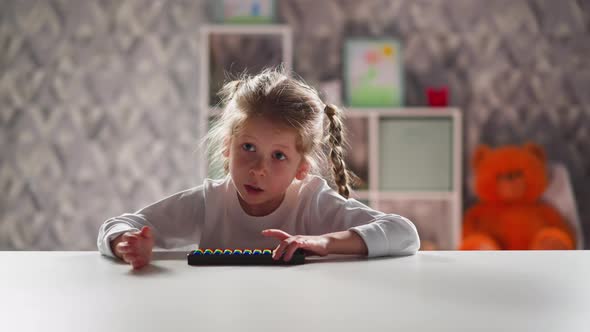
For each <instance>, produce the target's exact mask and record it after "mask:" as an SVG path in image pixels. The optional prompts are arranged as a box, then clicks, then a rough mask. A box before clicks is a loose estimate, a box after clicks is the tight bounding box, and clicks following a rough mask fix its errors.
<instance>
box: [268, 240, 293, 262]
mask: <svg viewBox="0 0 590 332" xmlns="http://www.w3.org/2000/svg"><path fill="white" fill-rule="evenodd" d="M288 246H289V243H288V242H287V241H281V243H280V244H279V245H278V246H277V248H276V249H275V251H274V252H273V255H272V258H273V259H274V260H279V259H281V257H282V256H283V253H284V252H285V249H287V247H288Z"/></svg>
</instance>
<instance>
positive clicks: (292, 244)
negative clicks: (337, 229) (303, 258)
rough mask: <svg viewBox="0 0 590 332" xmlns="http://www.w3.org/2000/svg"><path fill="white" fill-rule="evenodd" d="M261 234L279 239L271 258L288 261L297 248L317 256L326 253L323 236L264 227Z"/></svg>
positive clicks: (326, 247)
mask: <svg viewBox="0 0 590 332" xmlns="http://www.w3.org/2000/svg"><path fill="white" fill-rule="evenodd" d="M262 235H264V236H270V237H274V238H277V239H279V240H280V241H281V243H280V244H279V245H278V247H277V248H276V249H275V250H274V251H273V254H272V258H273V259H275V260H278V259H281V256H282V257H283V260H285V261H286V262H288V261H290V260H291V258H292V257H293V254H294V253H295V251H296V250H297V249H299V248H301V249H303V250H305V251H309V252H311V253H313V254H316V255H319V256H326V255H327V254H328V241H329V240H328V239H327V238H325V237H323V236H321V235H320V236H311V235H291V234H289V233H286V232H283V231H282V230H280V229H265V230H263V231H262Z"/></svg>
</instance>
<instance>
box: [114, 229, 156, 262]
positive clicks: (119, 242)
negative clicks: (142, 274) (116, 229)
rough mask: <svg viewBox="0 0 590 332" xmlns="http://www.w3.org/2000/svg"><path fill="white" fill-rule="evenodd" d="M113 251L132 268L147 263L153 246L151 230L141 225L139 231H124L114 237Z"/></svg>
mask: <svg viewBox="0 0 590 332" xmlns="http://www.w3.org/2000/svg"><path fill="white" fill-rule="evenodd" d="M112 246H113V253H114V254H115V255H116V256H117V257H119V258H121V259H122V260H123V261H125V262H127V263H129V264H131V266H133V268H134V269H141V268H142V267H144V266H146V265H147V264H149V262H150V259H151V258H152V248H153V247H154V236H153V234H152V230H151V229H150V228H149V227H147V226H143V228H142V229H141V230H140V231H137V232H126V233H123V234H122V235H120V236H118V237H116V238H115V239H114V240H113V243H112Z"/></svg>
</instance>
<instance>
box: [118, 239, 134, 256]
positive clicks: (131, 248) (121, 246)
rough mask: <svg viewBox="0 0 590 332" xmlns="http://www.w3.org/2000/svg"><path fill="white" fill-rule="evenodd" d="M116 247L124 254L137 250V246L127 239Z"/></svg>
mask: <svg viewBox="0 0 590 332" xmlns="http://www.w3.org/2000/svg"><path fill="white" fill-rule="evenodd" d="M116 249H117V251H119V252H120V253H122V254H127V253H131V252H134V251H135V250H136V248H135V246H133V245H131V244H130V243H129V242H125V241H123V242H119V244H117V247H116Z"/></svg>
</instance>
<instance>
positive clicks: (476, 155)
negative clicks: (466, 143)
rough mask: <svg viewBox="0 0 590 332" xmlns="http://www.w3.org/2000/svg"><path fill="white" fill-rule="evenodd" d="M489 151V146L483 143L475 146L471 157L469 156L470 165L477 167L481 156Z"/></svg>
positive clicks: (481, 158)
mask: <svg viewBox="0 0 590 332" xmlns="http://www.w3.org/2000/svg"><path fill="white" fill-rule="evenodd" d="M490 151H491V149H490V147H489V146H487V145H485V144H480V145H478V146H477V147H476V148H475V151H474V152H473V157H472V158H471V167H473V169H477V166H479V164H480V163H481V161H482V160H483V158H484V157H485V156H486V155H487V154H488V153H489V152H490Z"/></svg>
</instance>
